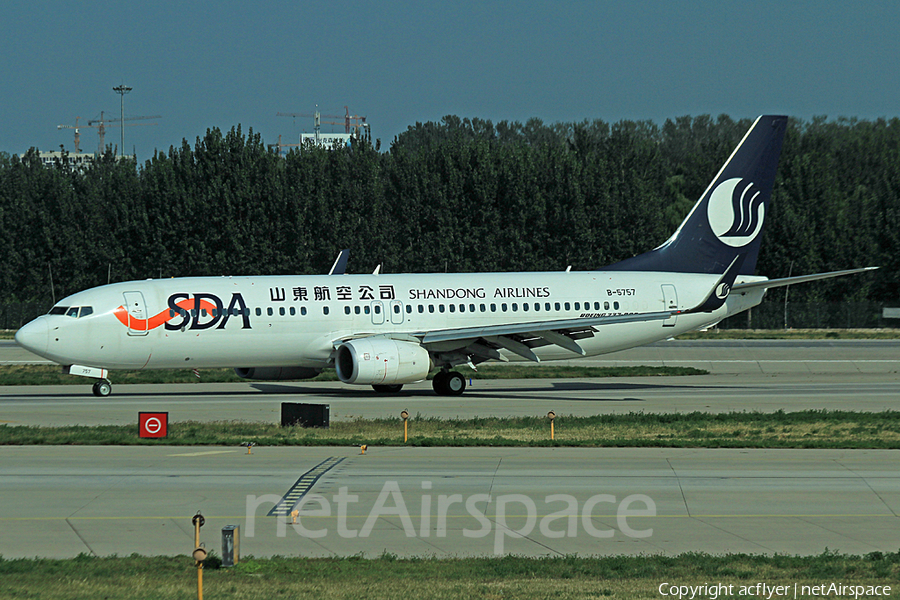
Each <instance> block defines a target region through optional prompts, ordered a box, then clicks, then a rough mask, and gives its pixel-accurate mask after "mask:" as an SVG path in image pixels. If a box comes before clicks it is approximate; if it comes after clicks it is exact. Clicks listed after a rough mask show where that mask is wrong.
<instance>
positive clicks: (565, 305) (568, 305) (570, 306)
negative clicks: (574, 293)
mask: <svg viewBox="0 0 900 600" xmlns="http://www.w3.org/2000/svg"><path fill="white" fill-rule="evenodd" d="M563 306H564V307H565V309H566V310H572V305H571V304H569V303H568V302H566V303H565V304H564V305H563Z"/></svg>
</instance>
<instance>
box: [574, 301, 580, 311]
mask: <svg viewBox="0 0 900 600" xmlns="http://www.w3.org/2000/svg"><path fill="white" fill-rule="evenodd" d="M575 310H581V303H580V302H576V303H575Z"/></svg>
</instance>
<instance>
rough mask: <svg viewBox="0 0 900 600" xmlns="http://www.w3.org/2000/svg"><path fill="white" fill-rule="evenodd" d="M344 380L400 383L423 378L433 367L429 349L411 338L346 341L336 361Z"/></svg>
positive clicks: (366, 383) (367, 382) (363, 383)
mask: <svg viewBox="0 0 900 600" xmlns="http://www.w3.org/2000/svg"><path fill="white" fill-rule="evenodd" d="M334 363H335V367H336V368H337V374H338V377H339V378H340V380H341V381H343V382H344V383H355V384H357V385H396V384H402V383H412V382H414V381H422V380H423V379H425V378H426V377H428V372H429V371H430V370H431V357H429V356H428V350H426V349H425V348H423V347H422V346H420V345H419V344H414V343H411V342H398V341H397V340H390V339H386V338H362V339H359V340H353V341H351V342H344V343H343V344H341V345H340V346H338V349H337V358H336V359H335V361H334Z"/></svg>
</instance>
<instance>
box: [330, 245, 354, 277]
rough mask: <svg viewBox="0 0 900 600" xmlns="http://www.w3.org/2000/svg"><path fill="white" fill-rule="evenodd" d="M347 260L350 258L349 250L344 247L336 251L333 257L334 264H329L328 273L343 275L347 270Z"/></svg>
mask: <svg viewBox="0 0 900 600" xmlns="http://www.w3.org/2000/svg"><path fill="white" fill-rule="evenodd" d="M348 260H350V250H348V249H345V250H341V251H340V252H338V255H337V258H336V259H334V264H333V265H331V270H330V271H328V274H329V275H343V274H344V273H345V272H346V270H347V261H348Z"/></svg>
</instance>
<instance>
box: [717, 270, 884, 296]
mask: <svg viewBox="0 0 900 600" xmlns="http://www.w3.org/2000/svg"><path fill="white" fill-rule="evenodd" d="M878 268H879V267H863V268H862V269H847V270H845V271H831V272H830V273H816V274H815V275H800V276H798V277H784V278H782V279H764V280H763V281H751V282H748V283H739V284H737V285H735V286H734V287H733V288H732V291H734V292H746V291H749V290H757V289H760V288H764V289H768V288H773V287H784V286H786V285H793V284H795V283H806V282H807V281H818V280H820V279H831V278H832V277H840V276H842V275H853V274H854V273H864V272H866V271H874V270H875V269H878Z"/></svg>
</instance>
